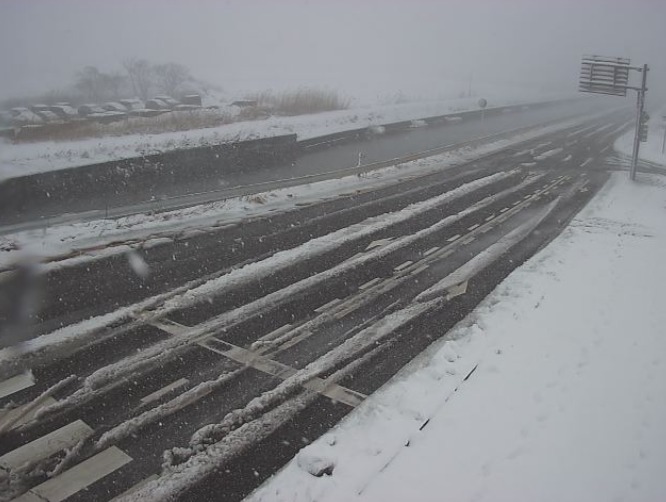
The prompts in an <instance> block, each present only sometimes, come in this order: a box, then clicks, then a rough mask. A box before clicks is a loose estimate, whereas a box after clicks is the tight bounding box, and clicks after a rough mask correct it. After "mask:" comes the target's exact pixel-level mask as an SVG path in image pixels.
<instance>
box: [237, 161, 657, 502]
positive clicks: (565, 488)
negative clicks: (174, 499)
mask: <svg viewBox="0 0 666 502" xmlns="http://www.w3.org/2000/svg"><path fill="white" fill-rule="evenodd" d="M665 248H666V179H665V178H664V177H660V176H655V175H639V177H638V181H637V182H636V183H631V182H630V181H629V180H627V174H626V173H615V174H613V175H612V178H611V180H610V181H609V183H608V184H607V185H606V186H605V187H604V188H603V189H602V191H601V192H600V193H599V194H597V196H596V197H595V198H594V199H593V201H592V202H591V203H590V204H589V205H588V206H587V207H586V208H585V209H584V210H583V211H582V212H581V213H580V214H579V215H578V216H577V217H576V218H574V220H573V221H572V222H571V224H570V225H569V227H568V228H567V229H565V231H564V232H563V233H562V234H561V235H560V236H559V237H557V238H556V239H555V240H554V241H553V242H552V243H551V244H550V245H549V246H547V247H546V248H545V249H543V250H542V251H541V252H539V253H538V254H537V255H535V256H534V257H533V258H531V259H530V260H528V262H526V263H525V264H524V265H523V266H521V267H519V268H518V269H516V270H515V271H514V272H513V273H512V274H511V275H510V276H509V277H508V278H507V279H506V280H505V281H504V282H503V283H502V284H501V285H500V286H498V287H497V288H496V289H495V291H494V292H493V293H491V294H490V295H489V296H488V297H487V298H486V299H485V300H484V301H483V302H482V303H481V304H480V305H479V306H478V307H477V309H476V310H475V311H474V312H473V313H472V314H471V315H470V316H468V317H467V318H466V319H465V320H464V321H463V322H461V323H460V324H459V325H458V326H456V327H455V328H454V329H453V330H452V331H451V332H450V336H449V337H447V340H440V341H439V342H437V343H435V344H434V345H433V346H432V347H431V348H430V349H429V350H428V351H426V352H425V353H423V354H422V355H421V356H419V357H418V358H417V359H416V360H414V361H413V362H412V363H411V364H410V365H408V366H407V367H406V368H404V369H403V370H402V371H401V372H400V373H399V374H398V375H397V376H396V377H395V378H394V379H392V381H391V382H389V383H388V384H387V385H385V386H384V387H383V388H382V389H380V391H378V392H377V393H375V394H374V395H373V396H372V397H370V398H369V399H367V400H366V401H365V402H364V403H363V404H362V405H360V406H359V407H358V408H357V409H355V410H354V411H353V412H352V413H351V414H350V415H349V416H348V417H347V418H346V419H345V420H343V421H342V422H341V424H339V425H338V426H337V427H336V428H334V429H333V430H331V431H329V432H328V433H327V434H325V435H324V436H323V437H322V438H320V439H319V440H317V441H315V442H314V443H313V444H311V445H309V446H308V447H306V448H304V449H303V450H301V452H300V453H299V454H298V455H297V456H296V458H295V459H294V460H292V461H291V462H290V463H289V464H288V465H287V466H286V467H285V468H284V469H283V470H282V471H280V472H279V473H278V474H277V475H275V476H274V477H273V478H272V479H270V480H269V481H268V482H267V483H265V484H264V486H262V487H260V488H259V489H258V490H257V491H256V492H255V493H254V494H253V495H251V496H250V497H249V498H248V500H250V501H252V502H259V501H269V500H270V501H300V502H306V501H314V500H317V501H319V502H323V501H327V500H328V501H338V500H363V501H368V502H369V501H375V500H376V501H386V500H410V499H412V500H414V499H416V500H420V501H428V500H433V501H435V500H436V501H441V500H455V501H463V500H475V501H477V500H492V501H504V500H506V501H509V500H511V501H513V500H539V501H549V500H552V501H561V500H586V501H590V502H593V501H597V500H598V501H610V500H645V501H655V500H662V499H663V496H664V494H665V493H666V479H665V478H664V476H663V472H664V466H666V449H664V448H663V445H664V444H666V429H665V428H664V426H663V424H664V423H666V400H664V395H666V338H665V337H664V336H663V334H664V325H666V309H664V302H663V295H664V288H663V285H664V284H666V267H664V266H663V250H664V249H665ZM470 373H471V374H470ZM466 377H468V378H467V379H466ZM420 428H422V430H419V429H420ZM407 443H408V444H409V446H405V444H407ZM312 463H316V464H318V465H322V464H329V465H332V466H333V473H332V475H330V476H327V475H324V476H322V477H314V476H313V475H311V474H309V473H308V472H307V471H308V470H309V465H310V464H312Z"/></svg>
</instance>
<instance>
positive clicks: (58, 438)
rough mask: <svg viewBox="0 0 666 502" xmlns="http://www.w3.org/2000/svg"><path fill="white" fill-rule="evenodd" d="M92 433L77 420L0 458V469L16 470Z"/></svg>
mask: <svg viewBox="0 0 666 502" xmlns="http://www.w3.org/2000/svg"><path fill="white" fill-rule="evenodd" d="M92 433H93V430H92V429H91V428H90V427H89V426H88V425H87V424H86V423H85V422H84V421H83V420H77V421H76V422H72V423H70V424H67V425H65V426H64V427H61V428H60V429H57V430H55V431H53V432H50V433H49V434H47V435H45V436H42V437H40V438H38V439H35V440H34V441H32V442H30V443H28V444H25V445H23V446H20V447H19V448H16V449H15V450H12V451H10V452H9V453H5V454H4V455H3V456H2V457H0V467H4V468H5V469H18V468H19V467H21V466H22V465H24V464H26V463H30V464H32V463H35V462H38V461H40V460H43V459H45V458H48V457H50V456H51V455H53V454H55V453H57V452H59V451H60V450H63V449H65V448H71V447H73V446H74V445H76V444H77V443H78V442H79V441H81V440H82V439H85V438H87V437H88V436H90V435H92Z"/></svg>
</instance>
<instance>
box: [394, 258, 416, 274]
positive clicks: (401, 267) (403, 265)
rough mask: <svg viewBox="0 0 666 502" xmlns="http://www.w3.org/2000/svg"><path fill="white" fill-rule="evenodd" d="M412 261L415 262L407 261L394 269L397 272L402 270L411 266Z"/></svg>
mask: <svg viewBox="0 0 666 502" xmlns="http://www.w3.org/2000/svg"><path fill="white" fill-rule="evenodd" d="M412 263H414V262H413V261H406V262H404V263H401V264H400V265H398V266H397V267H395V268H394V269H393V270H395V271H396V272H400V271H401V270H403V269H406V268H407V267H409V266H410V265H411V264H412Z"/></svg>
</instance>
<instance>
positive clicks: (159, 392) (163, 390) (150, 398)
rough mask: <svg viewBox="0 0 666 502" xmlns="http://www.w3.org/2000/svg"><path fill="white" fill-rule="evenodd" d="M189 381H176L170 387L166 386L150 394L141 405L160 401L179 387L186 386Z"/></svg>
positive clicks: (142, 399)
mask: <svg viewBox="0 0 666 502" xmlns="http://www.w3.org/2000/svg"><path fill="white" fill-rule="evenodd" d="M187 382H189V380H188V379H187V378H180V379H178V380H176V381H175V382H171V383H170V384H169V385H165V386H164V387H162V388H161V389H157V390H156V391H155V392H153V393H151V394H148V395H147V396H145V397H142V398H141V404H147V403H150V402H152V401H157V400H158V399H160V398H162V397H163V396H165V395H167V394H168V393H169V392H171V391H172V390H176V389H177V388H178V387H182V386H183V385H186V384H187Z"/></svg>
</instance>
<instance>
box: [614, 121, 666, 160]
mask: <svg viewBox="0 0 666 502" xmlns="http://www.w3.org/2000/svg"><path fill="white" fill-rule="evenodd" d="M633 141H634V130H633V129H631V130H630V131H628V132H627V133H626V134H623V135H622V136H620V137H619V138H618V139H617V140H616V141H615V145H614V147H615V150H616V151H617V152H619V153H621V154H623V155H626V156H627V157H631V153H632V151H633V147H634V144H633ZM638 152H639V157H640V158H641V159H642V160H647V161H648V162H652V163H654V164H659V165H662V166H666V109H663V110H662V111H661V112H660V113H655V114H654V115H653V116H652V118H651V119H650V121H649V122H648V140H647V142H646V143H641V147H640V149H639V150H638Z"/></svg>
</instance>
